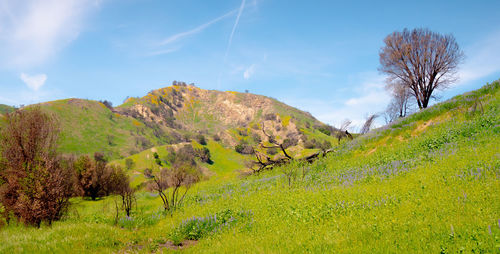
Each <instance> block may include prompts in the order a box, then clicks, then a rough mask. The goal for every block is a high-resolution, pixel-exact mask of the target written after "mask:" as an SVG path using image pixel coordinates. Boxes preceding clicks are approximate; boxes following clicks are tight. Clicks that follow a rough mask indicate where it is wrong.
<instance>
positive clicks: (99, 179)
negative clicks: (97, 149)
mask: <svg viewBox="0 0 500 254" xmlns="http://www.w3.org/2000/svg"><path fill="white" fill-rule="evenodd" d="M73 168H74V174H75V176H76V179H77V182H76V185H77V194H78V195H81V196H83V197H90V198H91V199H92V200H96V199H97V198H99V197H103V196H107V195H110V194H119V192H120V190H121V188H122V187H123V185H125V182H127V183H128V178H126V177H123V176H124V175H125V173H123V171H122V169H121V168H120V167H119V166H114V165H107V163H106V161H103V159H102V157H100V156H99V154H97V153H96V154H95V155H94V159H91V158H90V157H89V156H88V155H83V156H80V157H79V158H78V159H77V160H76V161H75V162H74V164H73Z"/></svg>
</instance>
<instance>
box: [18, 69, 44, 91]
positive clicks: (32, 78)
mask: <svg viewBox="0 0 500 254" xmlns="http://www.w3.org/2000/svg"><path fill="white" fill-rule="evenodd" d="M20 78H21V80H22V81H23V82H24V83H25V84H26V85H27V86H28V87H29V88H30V89H31V90H33V91H38V89H40V87H42V86H43V85H44V84H45V81H47V75H45V74H38V75H28V74H26V73H21V76H20Z"/></svg>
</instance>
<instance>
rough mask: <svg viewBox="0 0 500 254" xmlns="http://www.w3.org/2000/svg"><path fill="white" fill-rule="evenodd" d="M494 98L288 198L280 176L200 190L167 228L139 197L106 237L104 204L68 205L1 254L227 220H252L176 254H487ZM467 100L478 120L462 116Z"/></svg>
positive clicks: (358, 158) (373, 144)
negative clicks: (200, 219) (59, 217)
mask: <svg viewBox="0 0 500 254" xmlns="http://www.w3.org/2000/svg"><path fill="white" fill-rule="evenodd" d="M499 90H500V88H499V84H498V82H496V83H494V84H493V85H489V86H486V87H484V88H482V89H480V90H478V91H474V92H471V93H469V94H466V95H463V96H458V97H455V98H453V99H452V100H450V101H447V102H445V103H441V104H438V105H435V106H433V107H432V108H429V109H427V110H425V111H422V112H419V113H417V114H415V115H412V116H410V117H409V118H406V119H403V120H402V121H400V122H399V123H396V124H394V125H392V126H389V127H387V128H384V129H380V130H378V131H377V132H375V133H372V134H369V135H367V136H365V137H361V138H359V139H356V140H355V141H354V142H350V143H345V144H344V145H343V147H342V148H340V149H339V150H338V152H337V153H335V154H332V155H329V156H328V157H326V158H324V159H321V160H318V161H317V162H315V163H314V164H310V165H292V166H288V169H290V168H292V169H297V171H298V172H297V175H298V176H297V179H296V180H295V181H293V182H292V186H288V184H287V180H286V179H285V178H284V177H283V173H282V172H283V169H276V170H274V171H272V172H266V173H263V174H260V175H256V176H251V177H248V178H245V179H237V178H231V179H230V180H227V181H224V182H223V184H221V182H219V181H213V182H212V181H207V182H204V183H203V184H201V185H199V186H198V187H197V188H196V189H194V190H193V191H192V192H191V193H190V195H189V198H188V200H186V203H185V206H184V207H183V208H182V209H180V210H178V211H176V212H174V214H173V216H170V215H161V213H159V212H158V211H159V210H158V208H159V206H160V200H159V199H158V198H157V197H155V196H154V195H153V196H152V195H150V194H149V193H141V194H139V197H138V209H137V210H136V213H135V214H134V215H133V219H132V221H131V222H130V221H125V220H124V219H121V220H120V222H119V224H120V225H121V226H123V227H125V229H122V228H119V227H116V226H113V225H112V221H113V207H114V203H113V198H112V197H110V198H106V199H104V200H100V201H97V202H89V201H81V200H80V199H75V202H77V204H75V205H74V206H73V207H72V209H71V213H70V215H69V216H68V218H67V219H66V220H65V221H60V222H56V223H55V224H54V225H53V226H52V227H50V228H47V227H45V228H42V229H40V230H38V229H25V228H23V227H21V226H10V227H7V228H5V229H3V230H2V231H0V239H1V242H2V244H1V245H0V246H1V247H0V252H23V251H24V252H65V251H67V250H68V249H71V250H72V251H73V252H83V251H94V252H95V251H99V252H112V251H117V250H137V251H139V252H150V251H155V250H158V246H159V244H161V243H163V242H165V241H166V240H168V238H169V236H168V235H169V233H170V232H171V231H172V229H173V228H174V227H175V226H177V225H179V223H181V221H182V220H184V219H186V218H191V217H193V216H207V215H211V214H214V213H216V212H218V211H221V210H223V209H227V208H229V209H232V210H235V211H241V210H243V211H249V212H251V214H252V216H251V217H250V218H247V219H244V220H242V221H239V222H238V223H237V224H236V225H234V226H233V227H231V228H226V229H224V230H220V231H219V232H217V233H215V234H213V235H211V236H209V237H206V238H203V239H201V240H200V241H199V242H198V243H197V244H196V245H194V246H192V247H189V248H187V249H186V250H185V251H186V252H192V253H198V252H209V253H234V252H237V253H240V252H245V253H256V252H279V253H290V252H316V253H324V252H333V251H336V252H344V253H352V252H356V253H359V252H363V253H367V252H368V253H372V252H376V253H387V252H392V253H394V252H411V253H414V252H424V253H428V252H444V253H455V252H490V253H492V252H498V251H499V248H500V224H499V223H500V221H499V219H500V154H499V152H498V151H500V149H499V148H500V147H499V144H500V135H499V134H500V127H499V122H500V121H499V120H500V119H499V117H500V110H499V108H498V107H499V105H500V93H499ZM475 98H480V99H481V101H482V102H483V107H484V114H476V115H473V114H470V113H468V109H469V108H470V107H471V106H472V104H473V103H474V101H475ZM214 154H215V153H214ZM303 171H306V174H305V177H302V172H303ZM127 228H135V229H134V230H131V229H127ZM164 251H169V250H168V249H164Z"/></svg>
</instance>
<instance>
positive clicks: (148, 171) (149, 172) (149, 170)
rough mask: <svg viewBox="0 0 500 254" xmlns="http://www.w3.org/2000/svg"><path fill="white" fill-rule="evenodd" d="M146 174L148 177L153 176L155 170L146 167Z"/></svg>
mask: <svg viewBox="0 0 500 254" xmlns="http://www.w3.org/2000/svg"><path fill="white" fill-rule="evenodd" d="M144 176H145V177H146V178H153V171H152V170H151V169H149V168H147V169H144Z"/></svg>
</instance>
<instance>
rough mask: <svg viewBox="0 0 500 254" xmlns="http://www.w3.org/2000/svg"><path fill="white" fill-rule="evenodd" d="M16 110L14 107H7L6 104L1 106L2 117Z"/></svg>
mask: <svg viewBox="0 0 500 254" xmlns="http://www.w3.org/2000/svg"><path fill="white" fill-rule="evenodd" d="M14 110H16V109H15V108H14V107H11V106H7V105H4V104H0V115H1V114H5V113H9V112H12V111H14Z"/></svg>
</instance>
